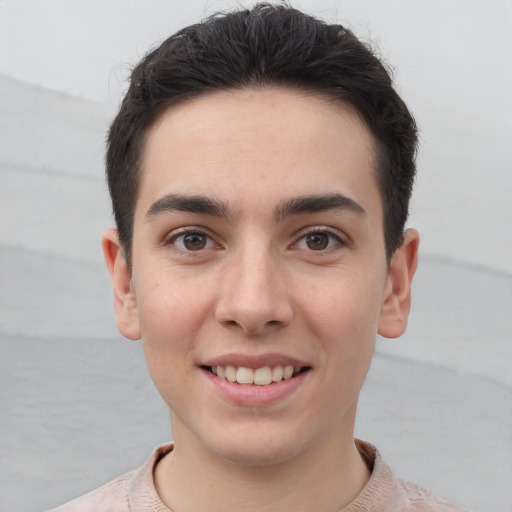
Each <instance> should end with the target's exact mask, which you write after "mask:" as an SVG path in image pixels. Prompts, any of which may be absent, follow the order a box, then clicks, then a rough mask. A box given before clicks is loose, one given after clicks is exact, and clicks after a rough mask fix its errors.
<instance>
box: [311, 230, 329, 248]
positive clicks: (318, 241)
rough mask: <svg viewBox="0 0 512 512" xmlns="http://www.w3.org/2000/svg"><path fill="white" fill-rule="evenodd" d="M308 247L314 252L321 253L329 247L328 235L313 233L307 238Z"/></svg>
mask: <svg viewBox="0 0 512 512" xmlns="http://www.w3.org/2000/svg"><path fill="white" fill-rule="evenodd" d="M306 245H307V246H308V248H309V249H311V250H313V251H321V250H323V249H326V248H327V246H328V245H329V235H328V234H327V233H312V234H310V235H307V236H306Z"/></svg>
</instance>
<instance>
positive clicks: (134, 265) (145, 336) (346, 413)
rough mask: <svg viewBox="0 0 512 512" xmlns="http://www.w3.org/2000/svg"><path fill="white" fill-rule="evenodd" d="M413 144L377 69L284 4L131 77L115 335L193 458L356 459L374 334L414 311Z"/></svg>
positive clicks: (111, 154)
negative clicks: (408, 224)
mask: <svg viewBox="0 0 512 512" xmlns="http://www.w3.org/2000/svg"><path fill="white" fill-rule="evenodd" d="M414 149H415V130H414V123H413V121H412V118H411V117H410V115H409V113H408V111H407V109H406V108H405V106H404V104H403V103H402V102H401V100H400V99H399V97H398V96H397V95H396V93H395V92H394V90H393V88H392V87H391V82H390V79H389V76H388V74H387V73H386V71H385V69H384V68H383V67H382V65H381V64H380V62H379V61H378V60H377V59H376V58H375V57H374V56H373V55H372V54H371V52H369V50H368V49H366V48H365V47H364V46H363V45H362V44H361V43H360V42H359V41H357V39H356V38H355V37H354V36H353V35H352V34H351V33H350V32H348V31H346V30H344V29H342V28H341V27H339V26H328V25H325V24H323V23H322V22H319V21H317V20H314V19H313V18H310V17H307V16H305V15H303V14H302V13H300V12H298V11H295V10H292V9H289V8H287V7H282V6H277V7H273V6H268V5H261V6H257V7H255V8H254V9H253V10H251V11H241V12H236V13H233V14H229V15H226V16H220V17H214V18H211V19H209V20H208V21H206V22H205V23H203V24H200V25H197V26H193V27H190V28H188V29H185V30H183V31H182V32H180V33H179V34H177V35H176V36H173V37H172V38H170V39H168V40H167V41H166V42H164V43H163V44H162V45H161V46H160V47H159V48H158V49H157V50H155V51H154V52H152V53H150V54H149V55H148V56H147V57H146V58H145V59H144V60H143V62H142V63H141V64H140V65H139V66H138V67H137V68H135V70H134V72H133V76H132V82H131V85H130V89H129V91H128V93H127V96H126V98H125V100H124V102H123V105H122V107H121V110H120V113H119V115H118V116H117V118H116V120H115V121H114V123H113V125H112V128H111V132H110V136H109V148H108V155H107V167H108V172H109V184H110V188H111V193H112V197H113V202H114V211H115V215H116V220H117V222H118V228H119V236H118V235H117V233H116V232H115V231H110V232H107V233H106V234H105V235H104V238H103V246H104V252H105V256H106V261H107V265H108V267H109V269H110V272H111V274H112V278H113V283H114V297H115V299H114V300H115V305H116V314H117V320H118V327H119V330H120V331H121V333H122V334H124V335H125V336H126V337H128V338H132V339H138V338H142V340H143V345H144V352H145V357H146V362H147V364H148V368H149V372H150V374H151V376H152V378H153V381H154V383H155V385H156V387H157V389H158V390H159V392H160V394H161V395H162V397H163V398H164V400H165V401H166V403H167V404H168V406H169V409H170V411H171V418H172V427H173V434H174V438H175V441H176V446H177V449H178V447H180V448H179V449H180V450H189V451H190V450H191V451H195V455H193V454H192V453H189V455H190V456H189V457H188V458H189V459H193V458H194V457H195V456H196V455H197V453H198V450H199V451H200V452H201V453H202V455H204V456H207V457H210V456H212V454H213V455H215V460H218V458H219V457H220V459H222V460H229V461H232V462H236V463H238V464H240V463H241V464H247V465H254V464H256V465H271V464H278V463H281V462H284V461H291V460H296V461H297V460H298V459H297V457H299V458H301V457H302V460H303V462H304V461H305V460H308V463H309V461H310V460H311V459H310V458H309V457H310V456H311V455H312V454H315V456H318V454H324V455H326V456H328V457H329V456H332V455H333V454H335V453H338V454H339V452H336V450H343V451H348V452H350V446H351V445H352V448H354V447H353V428H354V421H355V410H356V404H357V398H358V394H359V391H360V389H361V386H362V383H363V381H364V378H365V375H366V372H367V370H368V368H369V365H370V361H371V359H372V355H373V349H374V344H375V338H376V334H377V332H379V333H380V334H382V335H384V336H387V337H396V336H399V335H400V334H401V333H402V332H403V330H404V329H405V324H406V319H407V315H408V311H409V303H410V283H411V279H412V276H413V274H414V270H415V266H416V254H417V246H418V238H417V235H416V234H415V232H411V231H407V232H405V234H404V232H403V224H404V222H405V218H406V216H407V202H408V199H409V194H410V188H411V182H412V179H413V173H414V163H413V155H414ZM234 380H235V381H236V382H233V381H234ZM183 441H184V442H183ZM191 447H192V448H191ZM354 450H355V449H354ZM176 453H177V451H175V454H176ZM210 460H211V459H210Z"/></svg>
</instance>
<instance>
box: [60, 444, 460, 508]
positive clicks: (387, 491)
mask: <svg viewBox="0 0 512 512" xmlns="http://www.w3.org/2000/svg"><path fill="white" fill-rule="evenodd" d="M356 444H357V447H358V449H359V452H360V453H361V455H362V456H363V458H364V459H365V461H366V463H367V464H368V467H369V468H370V470H371V472H372V474H371V477H370V480H369V481H368V483H367V484H366V486H365V488H364V489H363V491H362V492H361V494H360V495H359V496H358V497H357V498H356V499H355V500H354V501H353V502H352V503H350V504H349V505H348V506H346V507H345V508H343V510H341V511H340V512H463V509H461V508H458V507H455V506H454V505H450V504H449V503H447V502H446V501H444V500H443V499H441V498H439V497H438V496H436V495H435V494H433V493H431V492H430V491H427V490H426V489H424V488H422V487H419V486H418V485H415V484H411V483H409V482H405V481H403V480H400V479H398V478H395V477H394V476H393V473H392V472H391V470H390V469H389V467H388V466H387V464H386V463H385V462H384V461H383V460H382V458H381V456H380V454H379V452H378V450H377V448H375V446H373V445H371V444H369V443H365V442H363V441H359V440H356ZM172 449H173V445H172V444H166V445H163V446H160V447H159V448H157V449H156V450H155V451H154V452H153V453H152V454H151V456H150V457H149V459H148V460H147V461H146V462H145V463H144V464H143V465H142V466H141V467H140V468H139V469H137V470H135V471H131V472H130V473H126V474H125V475H122V476H120V477H118V478H116V479H115V480H112V481H111V482H109V483H108V484H105V485H103V486H102V487H99V488H98V489H96V490H94V491H92V492H90V493H88V494H85V495H84V496H82V497H80V498H77V499H75V500H73V501H70V502H69V503H67V504H65V505H62V506H60V507H58V508H56V509H53V510H52V511H50V512H149V511H150V512H172V511H171V510H170V509H169V508H168V507H166V506H165V505H164V503H162V501H161V500H160V497H159V496H158V493H157V492H156V489H155V484H154V481H153V470H154V468H155V466H156V464H157V463H158V461H159V460H160V459H161V458H162V457H163V456H164V455H166V454H167V453H169V452H170V451H171V450H172Z"/></svg>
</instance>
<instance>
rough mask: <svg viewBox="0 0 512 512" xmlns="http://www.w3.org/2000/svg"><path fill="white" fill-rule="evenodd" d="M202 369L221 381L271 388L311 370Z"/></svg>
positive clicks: (281, 367) (227, 367)
mask: <svg viewBox="0 0 512 512" xmlns="http://www.w3.org/2000/svg"><path fill="white" fill-rule="evenodd" d="M202 368H203V369H204V370H206V371H208V372H210V373H211V374H213V375H215V376H216V377H218V378H219V379H223V380H226V381H228V382H231V383H234V384H241V385H245V386H270V385H272V384H275V383H277V382H281V381H283V380H288V379H293V378H294V377H296V376H297V375H300V374H301V373H304V372H306V371H308V370H310V369H311V367H309V366H303V367H300V366H292V365H275V366H262V367H260V368H248V367H245V366H232V365H225V366H224V365H218V366H202Z"/></svg>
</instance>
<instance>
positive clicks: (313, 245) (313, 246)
mask: <svg viewBox="0 0 512 512" xmlns="http://www.w3.org/2000/svg"><path fill="white" fill-rule="evenodd" d="M341 245H345V244H344V242H343V241H342V239H341V238H340V237H339V236H338V235H335V234H334V233H332V232H330V231H313V232H311V233H307V234H306V235H304V236H302V237H301V238H300V239H299V240H298V241H297V243H296V244H295V245H294V248H295V249H304V250H310V251H325V250H326V249H331V248H333V247H336V246H341Z"/></svg>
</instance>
